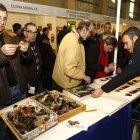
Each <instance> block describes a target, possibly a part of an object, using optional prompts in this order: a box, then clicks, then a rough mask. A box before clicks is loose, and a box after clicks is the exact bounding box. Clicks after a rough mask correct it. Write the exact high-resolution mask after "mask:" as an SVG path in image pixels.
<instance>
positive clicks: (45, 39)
mask: <svg viewBox="0 0 140 140" xmlns="http://www.w3.org/2000/svg"><path fill="white" fill-rule="evenodd" d="M48 36H49V30H48V28H47V27H44V28H43V33H42V36H41V38H42V43H45V44H49V45H50V39H49V37H48Z"/></svg>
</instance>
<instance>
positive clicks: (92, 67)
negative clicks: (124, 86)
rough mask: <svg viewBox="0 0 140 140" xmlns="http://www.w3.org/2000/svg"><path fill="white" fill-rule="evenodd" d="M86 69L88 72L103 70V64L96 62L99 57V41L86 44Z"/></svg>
mask: <svg viewBox="0 0 140 140" xmlns="http://www.w3.org/2000/svg"><path fill="white" fill-rule="evenodd" d="M86 48H87V49H86V55H85V57H86V69H87V71H89V72H90V73H91V72H92V73H93V72H95V71H104V66H103V65H99V64H98V58H99V51H100V50H99V43H96V44H93V43H92V42H91V43H90V45H89V46H86Z"/></svg>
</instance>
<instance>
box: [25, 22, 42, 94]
mask: <svg viewBox="0 0 140 140" xmlns="http://www.w3.org/2000/svg"><path fill="white" fill-rule="evenodd" d="M37 33H38V32H37V27H36V25H35V24H34V23H26V24H25V26H24V36H25V38H24V40H26V41H27V42H29V53H30V56H32V57H31V59H30V60H28V61H26V62H25V65H26V67H25V69H24V70H25V76H26V79H27V82H28V84H29V87H30V90H29V94H28V96H30V94H35V93H37V92H40V90H41V89H40V79H41V72H42V69H41V66H42V62H41V55H40V50H39V47H38V45H37V43H36V36H37Z"/></svg>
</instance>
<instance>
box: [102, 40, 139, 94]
mask: <svg viewBox="0 0 140 140" xmlns="http://www.w3.org/2000/svg"><path fill="white" fill-rule="evenodd" d="M137 76H140V40H137V41H136V43H135V46H134V50H133V53H132V55H131V57H130V59H129V63H128V65H127V66H126V67H125V68H124V70H123V71H122V73H121V74H118V75H116V76H115V77H114V78H112V79H111V80H110V81H109V82H108V83H106V84H105V85H103V86H102V87H101V88H102V90H103V91H104V92H110V91H112V90H114V89H115V88H117V87H119V86H121V85H123V84H124V83H126V82H128V81H129V80H131V79H133V78H135V77H137Z"/></svg>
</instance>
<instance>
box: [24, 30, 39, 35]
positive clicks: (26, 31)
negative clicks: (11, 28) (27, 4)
mask: <svg viewBox="0 0 140 140" xmlns="http://www.w3.org/2000/svg"><path fill="white" fill-rule="evenodd" d="M25 31H26V32H28V33H30V34H36V35H37V34H38V32H37V31H36V32H32V31H31V30H29V31H27V30H25Z"/></svg>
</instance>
